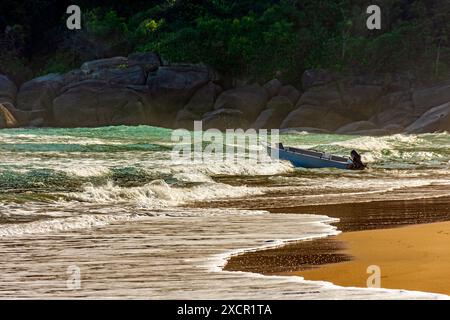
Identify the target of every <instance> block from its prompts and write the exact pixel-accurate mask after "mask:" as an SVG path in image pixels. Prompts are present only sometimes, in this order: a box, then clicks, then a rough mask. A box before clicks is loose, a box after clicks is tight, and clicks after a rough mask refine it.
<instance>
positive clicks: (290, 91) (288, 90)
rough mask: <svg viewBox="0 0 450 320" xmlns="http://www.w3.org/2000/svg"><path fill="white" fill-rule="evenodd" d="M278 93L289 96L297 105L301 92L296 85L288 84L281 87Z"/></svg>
mask: <svg viewBox="0 0 450 320" xmlns="http://www.w3.org/2000/svg"><path fill="white" fill-rule="evenodd" d="M278 95H279V96H283V97H286V98H288V99H289V100H291V102H292V104H293V105H294V106H295V104H296V103H297V101H298V99H299V98H300V95H301V94H300V91H298V90H297V89H296V88H295V87H294V86H291V85H286V86H282V87H281V88H280V91H279V93H278Z"/></svg>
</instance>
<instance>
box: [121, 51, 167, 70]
mask: <svg viewBox="0 0 450 320" xmlns="http://www.w3.org/2000/svg"><path fill="white" fill-rule="evenodd" d="M135 65H137V66H140V67H141V68H142V69H144V71H145V72H146V73H147V72H149V71H155V70H156V69H158V68H159V67H160V66H161V65H162V61H161V58H160V56H159V55H157V54H156V53H153V52H145V53H132V54H130V55H129V56H128V66H130V67H132V66H135Z"/></svg>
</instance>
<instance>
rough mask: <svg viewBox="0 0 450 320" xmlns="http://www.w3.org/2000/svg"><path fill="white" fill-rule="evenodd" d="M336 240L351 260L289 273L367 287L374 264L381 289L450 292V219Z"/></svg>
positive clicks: (364, 232) (354, 234)
mask: <svg viewBox="0 0 450 320" xmlns="http://www.w3.org/2000/svg"><path fill="white" fill-rule="evenodd" d="M336 240H337V241H342V242H344V243H345V247H346V248H345V249H344V250H343V253H345V254H347V255H350V256H352V257H353V259H352V260H351V261H346V262H341V263H334V264H326V265H323V266H321V267H318V268H313V269H310V270H304V271H299V272H292V273H290V274H292V275H299V276H302V277H304V278H305V279H307V280H325V281H329V282H332V283H334V284H337V285H340V286H348V287H366V282H367V278H368V277H369V276H370V274H367V267H368V266H370V265H377V266H379V267H380V269H381V287H383V288H390V289H407V290H415V291H416V290H417V291H427V292H434V293H443V294H450V250H449V249H450V247H449V243H450V222H439V223H431V224H423V225H414V226H407V227H401V228H395V229H385V230H370V231H357V232H344V233H342V234H340V235H338V236H337V237H336Z"/></svg>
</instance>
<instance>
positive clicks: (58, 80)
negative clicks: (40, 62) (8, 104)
mask: <svg viewBox="0 0 450 320" xmlns="http://www.w3.org/2000/svg"><path fill="white" fill-rule="evenodd" d="M63 85H64V77H63V76H62V75H60V74H58V73H51V74H47V75H45V76H42V77H38V78H35V79H32V80H30V81H28V82H25V83H24V84H23V85H22V86H21V87H20V89H19V93H18V94H17V108H18V109H20V110H25V111H31V110H47V111H51V110H52V102H53V99H55V98H56V97H57V96H58V94H59V92H60V90H61V88H62V86H63Z"/></svg>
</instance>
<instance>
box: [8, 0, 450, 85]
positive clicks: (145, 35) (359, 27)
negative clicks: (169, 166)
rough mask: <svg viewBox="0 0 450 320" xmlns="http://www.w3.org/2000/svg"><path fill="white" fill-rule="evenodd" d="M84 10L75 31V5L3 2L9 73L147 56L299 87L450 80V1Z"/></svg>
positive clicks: (98, 4) (90, 5) (21, 75)
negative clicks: (323, 79)
mask: <svg viewBox="0 0 450 320" xmlns="http://www.w3.org/2000/svg"><path fill="white" fill-rule="evenodd" d="M369 2H370V3H369ZM74 3H76V4H78V5H79V6H80V7H81V10H82V19H83V20H82V29H81V30H79V31H70V30H68V29H67V28H66V24H65V19H66V18H67V14H66V8H67V6H68V5H69V3H68V2H66V1H61V0H59V1H58V0H25V1H2V2H0V45H1V49H2V50H1V51H0V59H1V60H0V73H6V74H9V75H10V76H12V77H14V78H15V79H20V81H24V80H27V79H28V78H31V77H33V76H37V75H41V74H46V73H49V72H64V71H67V70H70V69H72V68H76V67H79V65H80V64H81V63H82V62H83V61H86V60H90V59H96V58H104V57H110V56H115V55H127V54H129V53H131V52H143V51H153V52H156V53H159V54H160V55H161V57H162V58H163V59H165V60H168V61H171V62H190V63H196V62H203V63H206V64H209V65H211V66H212V67H214V68H215V69H216V70H218V71H219V72H221V73H223V74H225V75H230V76H234V77H242V78H252V79H254V80H261V81H264V80H267V79H270V78H273V77H274V76H275V75H277V76H279V77H282V78H283V79H286V81H297V80H299V77H300V76H301V74H302V73H303V71H304V70H306V69H310V68H324V69H329V70H333V71H337V72H343V73H360V72H365V73H383V72H411V73H414V74H418V75H421V76H423V77H428V78H439V77H443V76H446V75H448V74H449V73H450V42H449V41H450V39H449V34H450V1H448V0H380V1H362V0H258V1H255V0H251V1H250V0H239V1H238V0H235V1H226V0H203V1H201V0H200V1H181V0H178V1H177V0H159V1H132V2H131V1H114V2H113V1H106V0H104V1H101V0H100V1H95V0H90V1H84V0H82V1H72V2H71V3H70V4H74ZM369 4H377V5H379V6H380V7H381V12H382V29H381V30H368V29H367V27H366V19H367V16H368V15H367V14H366V8H367V6H368V5H369Z"/></svg>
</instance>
